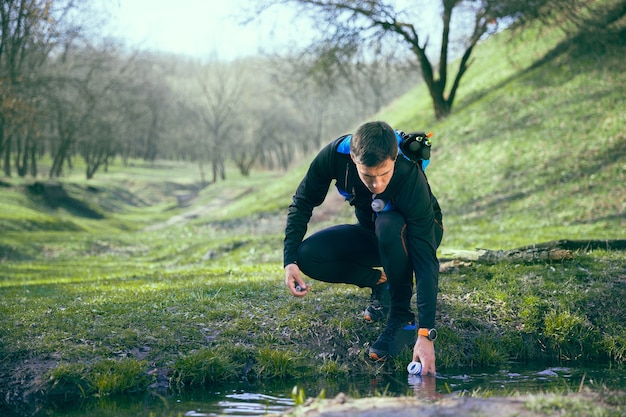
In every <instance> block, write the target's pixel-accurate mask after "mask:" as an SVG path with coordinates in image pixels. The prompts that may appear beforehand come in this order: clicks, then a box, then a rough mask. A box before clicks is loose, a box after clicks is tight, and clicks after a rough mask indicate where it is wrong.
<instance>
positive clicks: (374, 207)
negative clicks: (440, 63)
mask: <svg viewBox="0 0 626 417" xmlns="http://www.w3.org/2000/svg"><path fill="white" fill-rule="evenodd" d="M402 139H403V136H402V134H401V133H399V132H398V133H396V132H395V131H394V130H393V129H392V128H391V127H390V126H389V125H388V124H387V123H385V122H369V123H365V124H363V125H362V126H360V127H359V128H358V129H357V131H356V132H355V133H354V135H346V136H342V137H340V138H338V139H336V140H334V141H333V142H331V143H330V144H328V145H327V146H326V147H324V148H323V149H322V150H321V151H320V152H319V153H318V155H317V156H316V157H315V158H314V160H313V162H312V163H311V165H310V167H309V169H308V171H307V173H306V176H305V177H304V179H303V180H302V182H301V183H300V185H299V186H298V189H297V190H296V193H295V195H294V197H293V202H292V204H291V205H290V206H289V213H288V215H287V225H286V229H285V248H284V267H285V284H286V285H287V288H289V291H290V292H291V294H292V295H294V296H296V297H304V296H305V295H306V294H308V292H309V291H310V287H307V285H306V283H305V281H304V280H303V277H302V274H301V273H305V274H306V275H308V276H310V277H311V278H314V279H317V280H320V281H325V282H332V283H346V284H354V285H357V286H359V287H370V288H372V304H371V305H370V306H369V307H368V308H367V309H366V310H365V312H364V316H365V318H366V319H368V320H377V319H381V318H383V317H384V313H386V311H385V308H384V302H383V301H384V294H385V292H386V290H385V289H386V287H388V289H389V290H388V291H389V295H390V298H391V301H390V306H389V316H388V319H387V323H386V326H385V329H384V330H383V332H382V334H381V335H380V336H379V337H378V339H377V340H376V341H375V342H374V343H373V344H372V345H371V347H370V350H369V355H370V358H372V359H374V360H381V359H385V358H387V357H389V356H392V355H394V354H396V353H398V352H399V351H400V350H401V349H402V348H404V347H405V346H406V345H407V340H410V343H411V344H412V343H413V341H414V340H415V330H416V328H417V324H416V323H415V315H414V313H413V311H412V309H411V297H412V294H413V273H415V280H416V285H417V310H418V323H419V330H418V336H417V340H416V341H415V345H414V349H413V360H415V361H421V362H422V366H423V371H422V374H423V375H428V374H432V375H434V374H435V349H434V344H433V342H434V339H435V338H436V331H435V330H434V328H435V310H436V301H437V290H438V276H439V262H438V259H437V254H436V251H437V247H438V246H439V243H440V242H441V238H442V235H443V227H442V222H441V210H440V209H439V204H438V203H437V200H436V198H435V197H434V196H433V195H432V193H431V191H430V186H429V185H428V182H427V180H426V177H425V175H424V172H423V168H422V166H421V162H422V161H416V160H410V159H409V158H407V157H405V155H402V154H399V151H398V146H399V144H400V142H401V140H402ZM413 159H415V158H413ZM333 180H334V181H335V185H336V187H337V189H338V191H339V192H340V193H341V194H342V195H343V196H344V197H345V198H346V200H347V201H348V202H349V203H350V204H351V205H352V206H354V209H355V214H356V218H357V220H358V223H357V224H354V225H337V226H333V227H330V228H328V229H324V230H321V231H319V232H317V233H315V234H313V235H311V236H310V237H308V238H307V239H305V240H303V238H304V236H305V234H306V230H307V225H308V222H309V220H310V218H311V214H312V212H313V208H314V207H317V206H319V205H320V204H321V203H322V202H323V201H324V199H325V197H326V194H327V192H328V188H329V186H330V184H331V182H332V181H333ZM380 266H382V267H383V270H382V271H380V270H379V269H376V267H380ZM381 304H382V305H381Z"/></svg>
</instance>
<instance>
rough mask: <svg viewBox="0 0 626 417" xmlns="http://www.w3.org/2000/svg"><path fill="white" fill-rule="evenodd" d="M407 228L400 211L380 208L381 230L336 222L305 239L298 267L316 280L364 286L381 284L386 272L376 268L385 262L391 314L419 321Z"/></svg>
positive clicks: (378, 227)
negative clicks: (414, 304) (413, 307)
mask: <svg viewBox="0 0 626 417" xmlns="http://www.w3.org/2000/svg"><path fill="white" fill-rule="evenodd" d="M436 229H437V230H438V229H439V228H437V227H436ZM405 233H406V221H405V219H404V216H402V215H401V214H400V213H399V212H397V211H386V212H382V213H379V215H378V217H377V218H376V226H375V231H371V230H369V229H366V228H365V227H363V226H361V225H358V224H355V225H348V224H343V225H337V226H333V227H330V228H328V229H324V230H321V231H319V232H317V233H315V234H313V235H311V236H310V237H308V238H307V239H305V240H304V241H303V242H302V244H300V247H299V248H298V266H299V267H300V270H301V271H302V272H304V273H305V274H306V275H308V276H309V277H311V278H313V279H316V280H319V281H324V282H331V283H344V284H354V285H357V286H359V287H373V286H374V285H376V282H377V281H378V280H379V279H380V271H379V270H376V269H373V268H374V267H380V266H382V267H383V269H384V270H385V273H386V274H387V280H388V282H389V291H390V295H391V310H390V314H391V315H392V316H393V317H397V318H402V319H407V320H413V319H414V314H413V312H412V310H411V296H412V295H413V268H412V266H411V261H410V258H409V255H408V252H407V244H406V237H405ZM438 241H441V236H438Z"/></svg>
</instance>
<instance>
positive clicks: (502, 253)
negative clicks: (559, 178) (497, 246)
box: [440, 239, 626, 272]
mask: <svg viewBox="0 0 626 417" xmlns="http://www.w3.org/2000/svg"><path fill="white" fill-rule="evenodd" d="M593 249H604V250H626V239H613V240H609V239H605V240H567V239H564V240H555V241H551V242H545V243H539V244H534V245H530V246H523V247H520V248H515V249H510V250H496V251H494V250H490V249H477V250H475V251H467V250H465V251H463V250H458V251H449V252H446V253H445V254H444V255H443V256H442V257H440V261H441V265H440V271H441V272H446V271H449V270H450V269H451V268H456V267H459V266H466V265H467V262H466V261H474V262H482V263H486V264H495V263H498V262H524V263H535V262H560V261H565V260H568V259H574V251H578V250H582V251H587V250H593ZM463 262H465V263H463Z"/></svg>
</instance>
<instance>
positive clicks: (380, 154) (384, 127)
mask: <svg viewBox="0 0 626 417" xmlns="http://www.w3.org/2000/svg"><path fill="white" fill-rule="evenodd" d="M350 154H351V155H352V158H353V159H354V162H355V163H357V164H362V165H365V166H367V167H376V166H378V165H380V164H382V163H383V162H385V161H386V160H387V159H389V158H391V159H393V160H395V159H396V157H397V156H398V141H397V139H396V133H395V132H394V131H393V129H392V128H391V126H389V125H388V124H387V123H385V122H379V121H377V122H368V123H365V124H363V125H361V126H360V127H359V128H358V129H357V130H356V132H355V133H354V135H352V139H351V140H350Z"/></svg>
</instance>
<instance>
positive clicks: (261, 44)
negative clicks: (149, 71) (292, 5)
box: [109, 0, 301, 59]
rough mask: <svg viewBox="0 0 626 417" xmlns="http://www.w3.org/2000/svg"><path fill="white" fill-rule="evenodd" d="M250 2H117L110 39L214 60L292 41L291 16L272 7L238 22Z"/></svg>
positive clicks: (295, 31) (113, 4)
mask: <svg viewBox="0 0 626 417" xmlns="http://www.w3.org/2000/svg"><path fill="white" fill-rule="evenodd" d="M251 4H254V0H118V1H116V2H111V3H110V8H109V10H110V13H112V15H113V16H114V18H113V26H114V30H115V35H116V36H118V37H121V38H123V39H126V40H127V41H128V43H129V44H130V45H131V46H136V47H139V48H140V49H151V50H161V51H166V52H173V53H178V54H185V55H191V56H195V57H208V56H215V57H217V58H219V59H232V58H236V57H241V56H246V55H254V54H257V53H258V52H259V50H260V49H264V50H266V51H267V50H275V49H276V48H278V47H285V46H287V45H288V44H293V43H294V42H297V41H298V39H299V38H300V35H301V33H299V32H298V28H297V27H296V26H295V25H293V24H291V20H292V18H293V15H292V13H290V12H289V11H288V10H285V9H281V8H278V7H273V8H271V9H270V10H269V11H266V12H265V13H264V14H263V15H262V18H261V20H259V19H257V20H255V21H253V22H251V23H249V24H247V25H245V26H242V25H240V24H239V23H240V22H241V21H242V20H243V18H244V17H246V16H250V15H251V13H249V12H248V13H246V10H248V9H250V6H251Z"/></svg>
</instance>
